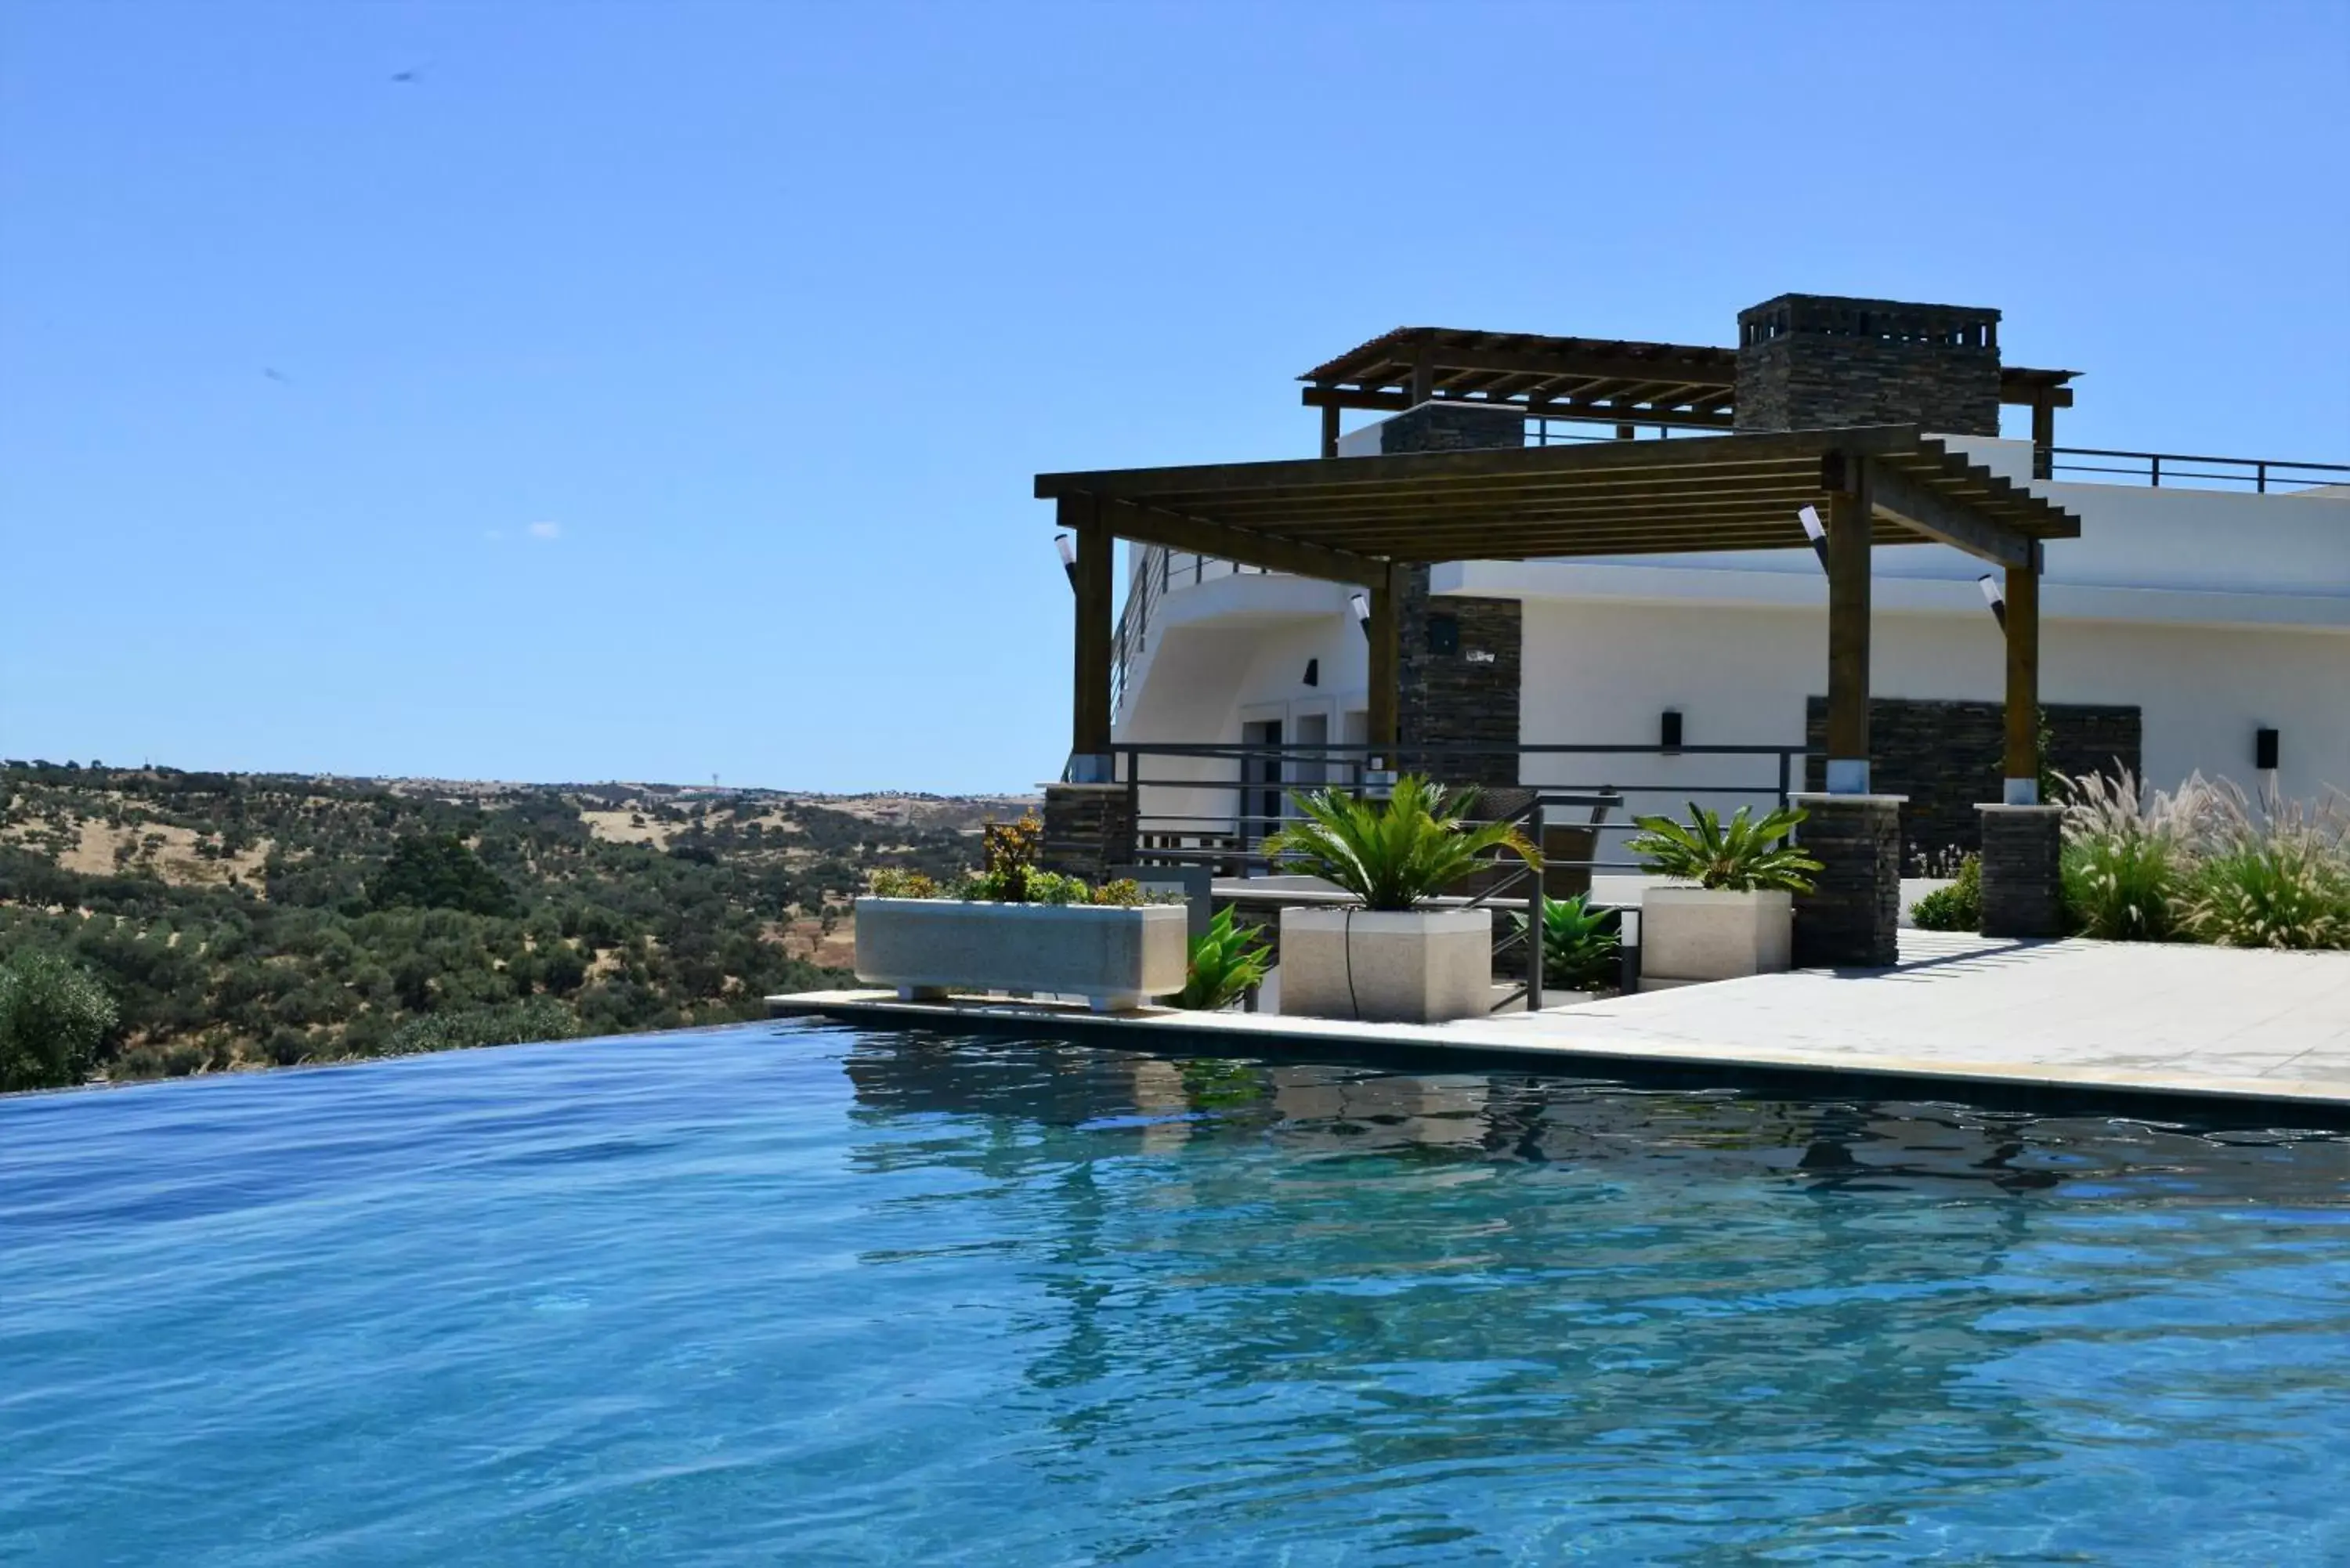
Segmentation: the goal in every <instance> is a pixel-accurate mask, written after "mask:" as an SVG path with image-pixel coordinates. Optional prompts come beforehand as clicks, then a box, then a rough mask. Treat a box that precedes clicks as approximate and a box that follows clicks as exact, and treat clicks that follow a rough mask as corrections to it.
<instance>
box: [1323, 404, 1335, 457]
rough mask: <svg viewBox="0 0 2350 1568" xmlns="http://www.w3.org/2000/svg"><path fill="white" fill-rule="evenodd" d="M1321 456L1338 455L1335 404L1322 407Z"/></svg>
mask: <svg viewBox="0 0 2350 1568" xmlns="http://www.w3.org/2000/svg"><path fill="white" fill-rule="evenodd" d="M1322 455H1323V456H1324V457H1336V456H1337V455H1338V405H1337V404H1336V403H1325V404H1323V405H1322Z"/></svg>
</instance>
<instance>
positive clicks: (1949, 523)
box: [1864, 463, 2032, 566]
mask: <svg viewBox="0 0 2350 1568" xmlns="http://www.w3.org/2000/svg"><path fill="white" fill-rule="evenodd" d="M1864 466H1866V467H1867V468H1868V469H1870V470H1871V471H1872V472H1871V473H1870V475H1869V480H1870V484H1869V488H1870V491H1871V493H1872V495H1873V497H1874V500H1875V504H1876V508H1877V513H1878V514H1880V515H1882V516H1887V517H1891V518H1893V519H1894V520H1896V521H1897V522H1898V523H1900V524H1903V525H1904V526H1906V527H1909V528H1914V529H1916V530H1917V531H1918V533H1920V534H1923V535H1926V536H1927V537H1928V538H1929V539H1936V540H1939V541H1940V542H1941V543H1943V544H1945V545H1950V546H1952V547H1953V548H1956V549H1960V550H1964V551H1965V552H1966V553H1967V554H1968V555H1970V556H1979V557H1981V559H1983V560H1986V561H1989V562H1991V564H1992V565H1994V566H2024V565H2028V564H2029V563H2030V562H2031V560H2032V540H2031V538H2030V537H2029V536H2028V535H2022V534H2019V533H2016V532H2013V531H2012V530H2010V529H2006V528H2002V527H2000V526H1998V525H1997V524H1993V523H1991V521H1990V520H1988V519H1987V518H1985V517H1984V516H1983V514H1981V512H1979V511H1977V510H1976V509H1975V508H1973V507H1971V506H1968V505H1965V504H1961V503H1960V502H1956V501H1952V500H1950V499H1947V498H1946V497H1944V496H1941V495H1939V494H1937V493H1934V492H1933V491H1931V490H1929V489H1927V488H1926V487H1925V486H1924V485H1921V484H1918V483H1913V482H1912V481H1911V480H1910V479H1909V477H1908V475H1907V474H1905V473H1903V472H1901V471H1900V470H1899V469H1898V468H1896V467H1894V466H1893V465H1892V464H1890V463H1866V464H1864Z"/></svg>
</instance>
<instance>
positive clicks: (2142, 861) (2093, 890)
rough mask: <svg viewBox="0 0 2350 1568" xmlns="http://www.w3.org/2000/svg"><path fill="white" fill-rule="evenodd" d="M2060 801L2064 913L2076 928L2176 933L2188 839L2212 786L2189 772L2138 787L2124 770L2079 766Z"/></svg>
mask: <svg viewBox="0 0 2350 1568" xmlns="http://www.w3.org/2000/svg"><path fill="white" fill-rule="evenodd" d="M2068 794H2069V798H2068V799H2067V800H2066V802H2065V807H2064V856H2063V859H2062V861H2061V862H2060V867H2061V875H2062V877H2063V880H2064V911H2065V915H2066V917H2067V919H2069V920H2070V921H2071V922H2072V924H2073V925H2074V927H2075V928H2076V929H2079V930H2080V931H2081V932H2082V933H2083V934H2084V935H2086V936H2092V937H2102V938H2105V939H2106V940H2114V941H2157V942H2158V941H2168V940H2171V939H2172V938H2174V937H2177V936H2179V935H2182V934H2184V933H2182V931H2181V929H2180V927H2181V925H2182V923H2183V920H2184V917H2185V907H2184V906H2185V898H2186V895H2187V893H2188V889H2189V876H2190V873H2191V871H2192V868H2193V856H2194V844H2195V841H2196V839H2197V837H2198V836H2199V834H2200V833H2201V832H2202V831H2203V830H2204V828H2203V825H2204V823H2205V822H2206V820H2207V819H2208V817H2209V815H2210V808H2211V805H2212V800H2213V796H2212V792H2211V790H2210V786H2209V785H2207V784H2204V783H2203V782H2202V780H2201V779H2199V778H2196V779H2190V780H2189V781H2188V782H2187V783H2186V784H2183V785H2181V786H2180V787H2179V789H2178V792H2177V793H2176V794H2164V793H2163V792H2161V791H2159V790H2156V791H2153V792H2151V793H2142V792H2141V791H2140V789H2139V787H2138V784H2137V779H2136V778H2135V777H2133V776H2132V775H2131V774H2127V773H2126V772H2125V773H2122V774H2117V775H2116V776H2114V777H2110V778H2109V777H2107V776H2106V775H2105V774H2082V775H2081V776H2080V777H2079V778H2077V779H2075V780H2074V781H2073V784H2072V786H2071V788H2070V790H2069V792H2068Z"/></svg>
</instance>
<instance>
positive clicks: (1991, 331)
mask: <svg viewBox="0 0 2350 1568" xmlns="http://www.w3.org/2000/svg"><path fill="white" fill-rule="evenodd" d="M1906 424H1915V425H1921V426H1923V427H1924V428H1925V429H1926V430H1928V431H1939V432H1944V433H1948V434H1951V435H1983V436H1995V435H1997V434H1999V312H1998V311H1996V310H1984V309H1979V308H1976V307H1973V306H1961V305H1911V304H1906V303H1904V302H1902V301H1900V300H1893V299H1846V298H1842V297H1840V296H1835V295H1824V294H1783V295H1781V296H1779V297H1778V298H1776V299H1773V300H1767V301H1765V302H1764V303H1763V304H1761V305H1758V306H1754V307H1753V308H1752V309H1750V310H1742V311H1740V312H1739V313H1738V428H1739V429H1740V430H1742V431H1789V430H1825V429H1833V428H1835V427H1837V426H1842V425H1906Z"/></svg>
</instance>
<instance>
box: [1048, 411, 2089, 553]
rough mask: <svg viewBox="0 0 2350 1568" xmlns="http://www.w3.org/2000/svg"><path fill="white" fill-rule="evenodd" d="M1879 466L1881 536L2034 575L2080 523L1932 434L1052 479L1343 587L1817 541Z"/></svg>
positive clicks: (1053, 496)
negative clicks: (1382, 579)
mask: <svg viewBox="0 0 2350 1568" xmlns="http://www.w3.org/2000/svg"><path fill="white" fill-rule="evenodd" d="M1856 463H1861V464H1866V472H1867V474H1868V481H1869V483H1870V485H1871V488H1872V494H1873V496H1874V500H1875V505H1874V509H1873V514H1872V516H1873V528H1872V533H1873V536H1874V538H1875V540H1876V542H1877V543H1878V544H1884V545H1903V544H1921V543H1925V542H1928V541H1929V540H1932V541H1939V542H1941V543H1945V544H1950V545H1956V546H1957V547H1959V548H1960V549H1963V550H1967V551H1969V552H1970V553H1971V554H1974V555H1976V556H1981V557H1983V558H1984V559H1987V560H1992V561H1998V562H2002V563H2004V564H2010V565H2022V564H2023V563H2024V562H2025V561H2028V560H2030V559H2031V558H2032V551H2033V547H2034V546H2035V545H2036V544H2037V542H2038V541H2041V540H2043V539H2060V538H2074V537H2077V536H2078V535H2079V534H2080V531H2081V524H2080V520H2079V519H2078V518H2076V517H2074V515H2073V514H2071V513H2069V512H2066V511H2065V510H2064V508H2063V507H2061V506H2057V505H2054V504H2052V503H2050V502H2049V501H2047V500H2046V499H2044V498H2043V497H2042V496H2040V495H2037V494H2035V493H2033V492H2032V491H2031V490H2030V489H2028V488H2026V487H2024V486H2022V485H2017V484H2012V483H2009V482H2008V481H2006V480H2004V479H2002V478H2000V477H1999V476H1998V475H1996V474H1993V473H1992V472H1991V471H1990V470H1989V469H1987V468H1984V467H1982V466H1981V465H1979V464H1974V463H1970V462H1968V461H1967V460H1966V458H1965V457H1964V456H1963V455H1961V454H1960V453H1958V452H1952V451H1951V450H1950V449H1949V448H1948V447H1946V446H1944V445H1943V443H1941V442H1940V441H1936V440H1934V439H1933V438H1931V437H1930V436H1928V435H1926V434H1924V433H1923V432H1922V431H1919V430H1918V427H1916V426H1915V425H1870V426H1860V427H1855V428H1851V429H1845V430H1813V431H1783V432H1772V433H1767V434H1752V435H1721V436H1701V437H1693V438H1690V439H1686V440H1681V441H1593V442H1588V443H1583V444H1576V445H1562V446H1543V447H1497V448H1483V449H1479V450H1474V451H1467V452H1414V453H1407V454H1399V455H1394V456H1385V457H1329V458H1305V459H1297V460H1293V461H1287V462H1243V463H1211V464H1202V465H1196V466H1190V467H1180V468H1133V469H1110V470H1104V471H1099V472H1079V473H1042V474H1038V475H1037V476H1036V484H1035V493H1036V494H1037V496H1038V497H1039V498H1041V499H1046V500H1055V501H1066V502H1080V503H1086V502H1089V503H1091V504H1093V505H1094V507H1095V508H1096V509H1097V510H1096V512H1095V516H1096V517H1097V519H1098V520H1099V521H1100V522H1102V523H1105V524H1107V525H1108V527H1109V528H1110V531H1111V532H1112V533H1113V534H1114V535H1117V536H1118V537H1121V538H1128V539H1138V540H1141V541H1144V542H1146V543H1149V544H1159V545H1168V546H1170V547H1171V548H1174V549H1179V550H1196V551H1199V552H1200V553H1201V554H1203V555H1210V556H1221V557H1223V558H1224V559H1227V560H1234V561H1241V562H1244V563H1247V564H1250V565H1253V566H1266V567H1269V568H1272V569H1274V570H1276V571H1289V572H1297V573H1300V574H1302V575H1305V576H1320V577H1327V578H1331V579H1334V580H1336V581H1341V582H1363V581H1367V580H1370V577H1369V576H1367V574H1370V573H1373V572H1375V571H1379V570H1383V569H1384V564H1385V563H1388V562H1396V561H1403V562H1437V561H1483V560H1531V559H1541V558H1544V557H1550V556H1623V555H1663V554H1678V553H1683V552H1690V551H1704V550H1776V549H1786V548H1797V549H1800V548H1803V547H1804V545H1805V542H1806V541H1805V537H1804V530H1803V525H1802V524H1801V523H1800V521H1799V520H1798V513H1799V511H1800V509H1801V508H1802V507H1804V506H1805V505H1814V506H1818V507H1820V508H1821V509H1822V510H1823V511H1825V508H1826V505H1827V499H1826V498H1827V496H1828V495H1829V494H1830V493H1832V492H1835V491H1837V490H1840V489H1843V488H1845V487H1846V485H1847V484H1848V483H1852V482H1853V478H1854V469H1853V466H1852V465H1854V464H1856Z"/></svg>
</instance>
